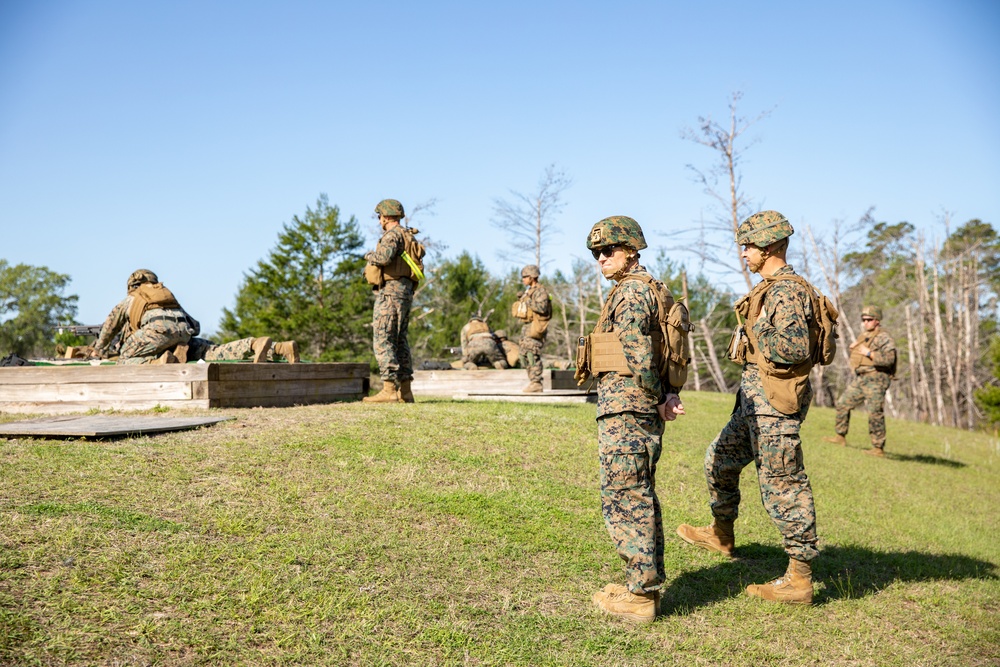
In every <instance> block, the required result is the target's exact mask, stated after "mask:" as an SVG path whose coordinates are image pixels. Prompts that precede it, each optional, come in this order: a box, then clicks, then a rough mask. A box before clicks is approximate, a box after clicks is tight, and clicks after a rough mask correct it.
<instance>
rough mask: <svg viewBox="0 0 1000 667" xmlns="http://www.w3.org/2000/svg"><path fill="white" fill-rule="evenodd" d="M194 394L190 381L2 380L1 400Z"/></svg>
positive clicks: (183, 397) (158, 397) (168, 397)
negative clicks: (25, 382)
mask: <svg viewBox="0 0 1000 667" xmlns="http://www.w3.org/2000/svg"><path fill="white" fill-rule="evenodd" d="M190 398H192V395H191V384H190V383H188V382H105V383H94V384H85V383H74V384H38V385H3V384H0V404H2V403H3V402H6V401H11V402H18V401H36V402H44V403H57V402H60V401H99V400H107V399H120V400H123V401H133V400H147V399H156V400H164V401H169V400H174V401H176V400H187V399H190Z"/></svg>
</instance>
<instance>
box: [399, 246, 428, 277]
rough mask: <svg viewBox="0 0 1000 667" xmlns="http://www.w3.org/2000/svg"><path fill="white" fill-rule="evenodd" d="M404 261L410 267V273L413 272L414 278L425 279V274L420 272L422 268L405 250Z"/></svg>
mask: <svg viewBox="0 0 1000 667" xmlns="http://www.w3.org/2000/svg"><path fill="white" fill-rule="evenodd" d="M403 261H404V262H406V265H407V266H408V267H410V271H413V277H414V278H416V279H417V280H423V279H424V272H423V271H421V270H420V266H419V265H417V263H416V262H414V261H413V258H412V257H410V253H408V252H406V251H405V250H404V251H403Z"/></svg>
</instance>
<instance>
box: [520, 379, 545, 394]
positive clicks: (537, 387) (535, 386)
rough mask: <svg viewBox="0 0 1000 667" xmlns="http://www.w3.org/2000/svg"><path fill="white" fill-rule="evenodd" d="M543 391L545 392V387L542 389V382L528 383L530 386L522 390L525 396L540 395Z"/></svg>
mask: <svg viewBox="0 0 1000 667" xmlns="http://www.w3.org/2000/svg"><path fill="white" fill-rule="evenodd" d="M542 391H544V387H542V383H541V382H530V383H528V386H527V387H525V388H524V389H523V390H522V392H523V393H525V394H540V393H542Z"/></svg>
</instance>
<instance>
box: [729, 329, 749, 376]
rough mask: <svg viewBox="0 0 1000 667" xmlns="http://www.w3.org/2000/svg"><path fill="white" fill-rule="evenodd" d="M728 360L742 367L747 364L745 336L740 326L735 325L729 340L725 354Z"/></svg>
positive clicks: (744, 330) (744, 331)
mask: <svg viewBox="0 0 1000 667" xmlns="http://www.w3.org/2000/svg"><path fill="white" fill-rule="evenodd" d="M726 356H728V357H729V360H730V361H732V362H734V363H737V364H739V365H740V366H742V365H743V364H745V363H746V362H747V335H746V329H745V328H744V327H743V325H742V324H738V325H736V328H735V329H733V335H732V336H731V337H730V339H729V348H728V350H727V352H726Z"/></svg>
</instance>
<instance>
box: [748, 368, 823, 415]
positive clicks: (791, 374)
mask: <svg viewBox="0 0 1000 667" xmlns="http://www.w3.org/2000/svg"><path fill="white" fill-rule="evenodd" d="M758 356H759V360H758V366H759V367H760V378H761V382H762V383H763V385H764V394H765V395H766V396H767V402H768V403H770V404H771V407H773V408H774V409H775V410H777V411H778V412H780V413H782V414H785V415H794V414H795V413H796V412H798V411H799V409H800V406H801V405H802V401H803V399H804V398H805V396H806V391H807V388H808V385H809V371H810V370H812V367H813V363H812V359H806V360H805V361H803V362H800V363H798V364H795V365H794V366H787V365H785V364H780V365H776V364H773V363H771V362H770V361H768V360H767V359H766V358H765V357H764V355H762V354H761V355H758Z"/></svg>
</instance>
